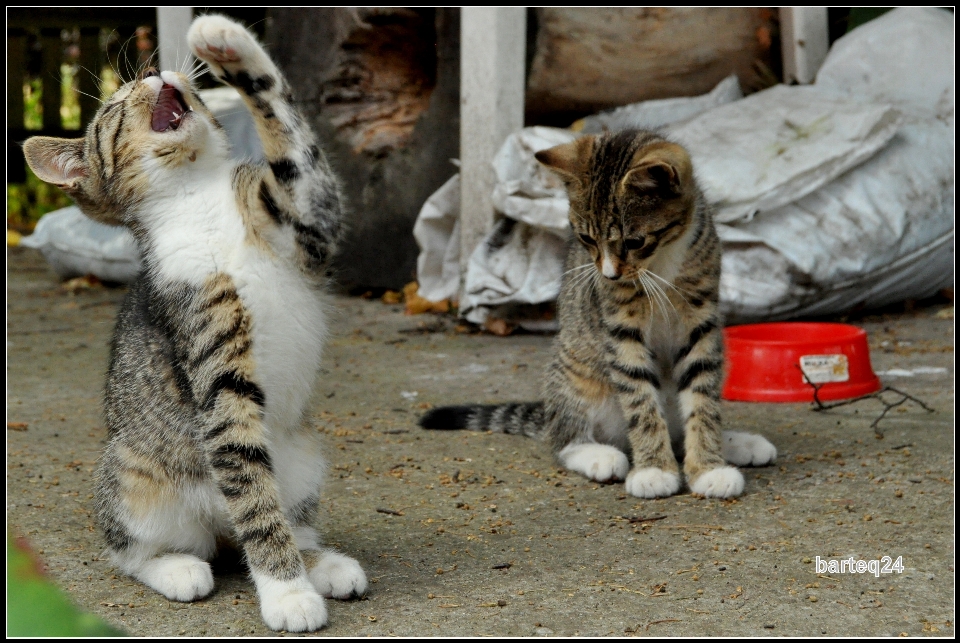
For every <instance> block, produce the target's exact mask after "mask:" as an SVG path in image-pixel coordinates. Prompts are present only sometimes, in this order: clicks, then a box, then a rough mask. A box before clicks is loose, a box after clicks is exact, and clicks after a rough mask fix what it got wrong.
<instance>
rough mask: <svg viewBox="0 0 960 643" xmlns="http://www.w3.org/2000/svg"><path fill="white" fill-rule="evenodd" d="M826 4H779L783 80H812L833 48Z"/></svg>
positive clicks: (809, 81) (808, 81)
mask: <svg viewBox="0 0 960 643" xmlns="http://www.w3.org/2000/svg"><path fill="white" fill-rule="evenodd" d="M829 31H830V30H829V23H828V21H827V8H826V7H780V42H781V46H782V48H783V80H784V82H787V83H791V82H794V81H796V82H798V83H800V84H804V85H805V84H808V83H812V82H813V80H814V78H816V76H817V71H818V70H819V69H820V65H822V64H823V61H824V60H825V59H826V57H827V51H828V50H829V48H830V38H829Z"/></svg>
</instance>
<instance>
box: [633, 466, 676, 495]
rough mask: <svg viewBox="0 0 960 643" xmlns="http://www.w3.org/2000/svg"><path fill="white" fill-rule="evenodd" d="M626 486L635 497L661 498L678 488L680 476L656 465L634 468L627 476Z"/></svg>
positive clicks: (673, 492)
mask: <svg viewBox="0 0 960 643" xmlns="http://www.w3.org/2000/svg"><path fill="white" fill-rule="evenodd" d="M626 488H627V493H629V494H630V495H631V496H636V497H637V498H663V497H666V496H672V495H673V494H675V493H677V492H678V491H679V490H680V476H679V475H677V474H676V473H668V472H666V471H664V470H663V469H658V468H657V467H645V468H643V469H634V470H633V471H631V472H630V475H628V476H627V483H626Z"/></svg>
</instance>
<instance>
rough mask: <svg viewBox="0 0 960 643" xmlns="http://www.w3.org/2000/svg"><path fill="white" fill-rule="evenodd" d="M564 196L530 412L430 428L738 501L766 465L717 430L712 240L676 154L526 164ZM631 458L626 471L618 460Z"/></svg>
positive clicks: (566, 152)
mask: <svg viewBox="0 0 960 643" xmlns="http://www.w3.org/2000/svg"><path fill="white" fill-rule="evenodd" d="M536 157H537V160H539V161H540V162H541V163H543V164H544V165H546V166H547V167H549V168H550V169H552V170H553V171H554V172H556V173H557V174H558V175H559V176H560V177H561V178H562V179H563V181H564V183H565V184H566V186H567V192H568V194H569V197H570V225H571V226H572V228H573V233H574V235H575V237H576V239H577V241H574V242H572V243H571V246H570V251H569V254H568V257H567V266H566V268H567V272H566V273H565V278H564V280H563V284H562V287H561V289H560V297H559V300H558V302H557V307H558V314H559V321H560V333H559V334H558V336H557V338H556V340H555V346H554V350H555V352H556V354H555V357H554V360H553V363H552V364H551V365H550V367H549V370H548V372H547V374H546V379H545V382H544V388H543V391H544V396H543V401H542V402H532V403H523V404H501V405H477V406H452V407H440V408H437V409H433V410H432V411H430V412H429V413H427V414H426V415H425V416H424V417H423V418H422V419H421V421H420V424H421V426H423V427H425V428H430V429H456V428H468V429H473V430H484V429H486V430H492V431H498V432H505V433H522V434H525V435H530V436H543V437H544V438H545V439H547V440H548V441H549V442H550V444H551V446H552V447H553V450H554V453H555V454H556V456H557V458H558V459H559V461H560V462H561V463H562V464H563V466H565V467H566V468H568V469H572V470H574V471H577V472H579V473H581V474H583V475H585V476H587V477H588V478H591V479H593V480H597V481H599V482H604V481H609V480H614V479H616V480H626V488H627V491H628V492H629V493H631V494H632V495H634V496H638V497H640V498H656V497H661V496H669V495H672V494H675V493H677V491H679V489H680V475H679V468H678V466H677V457H676V456H675V455H674V448H676V450H677V452H678V453H680V454H682V457H683V469H684V473H685V474H686V478H687V482H688V484H689V487H690V490H691V491H693V492H694V493H697V494H700V495H703V496H710V497H717V498H728V497H731V496H736V495H739V494H740V493H742V492H743V475H741V473H740V472H739V471H738V470H737V469H735V468H734V467H730V466H726V464H725V461H726V462H730V463H732V464H735V465H750V464H752V465H764V464H769V463H770V462H772V461H773V460H774V458H776V453H777V451H776V448H774V446H773V445H772V444H770V442H768V441H767V440H766V439H765V438H762V437H760V436H756V435H749V434H745V433H735V432H728V433H724V434H722V435H721V432H720V386H721V383H722V368H723V343H722V341H721V333H720V318H719V312H718V310H717V307H718V300H719V296H718V287H719V281H720V240H719V238H718V237H717V233H716V230H715V229H714V225H713V220H712V218H711V214H710V210H709V208H708V207H707V204H706V201H705V200H704V198H703V195H702V194H701V192H700V190H699V188H698V187H697V184H696V182H695V181H694V178H693V168H692V166H691V163H690V157H689V156H688V155H687V152H686V150H684V149H683V148H682V147H680V146H679V145H676V144H674V143H670V142H668V141H666V140H664V139H663V138H661V137H660V136H658V135H656V134H654V133H652V132H645V131H636V130H631V131H624V132H618V133H615V134H604V135H602V136H598V137H593V136H586V137H583V138H580V139H578V140H576V141H574V142H573V143H569V144H566V145H560V146H557V147H554V148H551V149H548V150H543V151H541V152H538V153H537V155H536ZM626 454H629V455H630V458H629V459H628V457H627V455H626Z"/></svg>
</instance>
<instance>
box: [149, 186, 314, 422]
mask: <svg viewBox="0 0 960 643" xmlns="http://www.w3.org/2000/svg"><path fill="white" fill-rule="evenodd" d="M211 178H214V177H207V179H208V180H206V181H195V182H186V183H185V184H181V186H179V188H178V190H177V194H176V196H175V198H169V199H166V200H165V201H164V202H163V204H161V205H160V207H155V208H153V211H151V212H150V213H149V214H148V217H146V219H147V220H148V221H149V224H148V225H149V227H150V230H151V232H150V237H151V241H152V251H153V259H154V261H155V265H154V267H155V269H156V272H157V276H158V277H159V278H160V281H161V282H168V283H184V282H186V283H189V284H191V285H194V286H198V287H199V286H201V285H203V283H204V282H205V281H206V279H207V278H208V277H209V276H210V275H212V274H215V273H226V274H228V275H230V277H231V278H232V279H233V282H234V284H235V286H236V288H237V292H238V293H239V295H240V299H241V301H242V302H243V305H244V307H245V308H246V309H247V311H248V312H249V314H250V317H251V321H252V331H253V343H252V351H253V358H254V370H255V380H256V382H257V384H258V385H259V386H260V387H261V388H262V389H263V391H264V395H265V398H266V417H265V418H264V419H265V424H266V426H267V428H268V430H269V431H276V430H280V431H283V430H285V429H292V428H295V425H296V424H297V423H298V422H299V421H300V418H301V415H302V413H303V410H304V409H305V407H306V404H307V402H308V400H309V398H310V395H311V392H312V389H313V385H314V382H315V380H316V376H317V373H318V371H319V367H320V358H321V349H322V346H323V340H324V336H325V334H326V329H327V323H326V305H325V302H324V297H323V294H322V293H321V292H320V291H319V290H318V289H317V288H316V286H315V285H313V284H311V283H310V282H309V281H308V280H307V279H306V278H305V276H304V275H303V273H302V272H301V271H300V270H299V268H298V267H297V264H296V263H295V260H294V252H295V244H294V240H293V231H292V230H289V229H287V230H282V231H280V235H279V236H280V238H278V239H275V240H274V241H275V243H274V244H273V247H272V248H271V249H264V248H262V247H260V246H258V245H256V244H253V243H250V242H248V241H247V240H246V239H245V230H244V225H243V219H242V218H241V215H240V212H239V211H238V209H237V205H236V200H235V197H234V194H233V189H232V186H231V183H230V176H229V172H225V173H222V174H218V176H216V177H215V180H210V179H211Z"/></svg>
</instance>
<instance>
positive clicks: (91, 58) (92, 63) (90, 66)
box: [77, 27, 102, 129]
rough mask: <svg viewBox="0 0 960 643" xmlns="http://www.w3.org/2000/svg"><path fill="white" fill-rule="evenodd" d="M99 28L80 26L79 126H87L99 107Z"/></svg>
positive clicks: (78, 71)
mask: <svg viewBox="0 0 960 643" xmlns="http://www.w3.org/2000/svg"><path fill="white" fill-rule="evenodd" d="M101 60H102V56H101V55H100V28H99V27H81V28H80V61H79V69H78V70H77V74H79V76H80V77H79V90H80V96H79V97H78V99H79V102H80V128H81V129H83V128H85V127H86V126H87V124H88V123H89V122H90V120H91V119H92V118H93V115H94V114H96V113H97V109H99V108H100V100H99V99H100V67H101V65H102V62H101Z"/></svg>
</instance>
